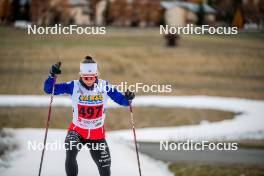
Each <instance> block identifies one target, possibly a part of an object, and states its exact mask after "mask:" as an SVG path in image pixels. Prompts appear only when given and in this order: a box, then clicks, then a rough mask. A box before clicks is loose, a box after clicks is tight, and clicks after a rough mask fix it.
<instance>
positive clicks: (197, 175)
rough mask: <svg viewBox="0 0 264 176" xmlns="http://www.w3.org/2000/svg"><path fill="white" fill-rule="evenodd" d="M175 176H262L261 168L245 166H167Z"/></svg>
mask: <svg viewBox="0 0 264 176" xmlns="http://www.w3.org/2000/svg"><path fill="white" fill-rule="evenodd" d="M169 168H170V170H171V171H172V172H173V173H175V176H176V175H177V176H205V175H206V176H227V175H228V176H263V175H264V167H263V166H245V165H235V164H232V165H220V164H217V165H214V164H183V163H175V164H171V165H170V166H169Z"/></svg>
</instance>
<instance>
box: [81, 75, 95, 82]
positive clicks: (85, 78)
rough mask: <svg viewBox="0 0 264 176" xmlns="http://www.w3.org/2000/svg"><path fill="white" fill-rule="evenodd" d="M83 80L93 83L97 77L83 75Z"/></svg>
mask: <svg viewBox="0 0 264 176" xmlns="http://www.w3.org/2000/svg"><path fill="white" fill-rule="evenodd" d="M82 79H84V80H86V81H88V80H90V81H93V80H95V79H96V76H95V75H82Z"/></svg>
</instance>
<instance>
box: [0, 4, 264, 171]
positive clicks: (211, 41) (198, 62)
mask: <svg viewBox="0 0 264 176" xmlns="http://www.w3.org/2000/svg"><path fill="white" fill-rule="evenodd" d="M28 24H37V25H39V26H53V25H55V24H63V25H65V26H66V25H70V24H77V25H79V26H106V27H107V28H106V34H105V35H85V34H84V35H76V34H75V35H28V34H27V29H26V28H27V25H28ZM165 24H169V25H171V26H185V25H186V24H194V25H198V26H199V25H203V24H208V25H210V26H215V27H217V26H227V27H228V26H235V27H238V29H239V34H237V35H209V34H205V35H181V36H175V35H169V36H163V35H161V34H160V33H159V25H165ZM263 29H264V1H263V0H221V1H218V0H167V1H160V0H45V1H41V0H0V73H1V74H0V80H1V84H0V94H2V95H3V94H4V95H13V94H14V95H32V94H34V95H44V92H43V81H44V80H45V79H46V77H47V76H48V73H49V69H50V66H51V65H52V64H54V63H56V62H57V61H62V63H63V64H62V75H61V76H60V77H59V80H58V81H59V82H63V81H69V80H72V79H78V72H79V62H80V61H81V60H82V59H83V58H84V56H86V55H92V56H93V57H94V59H95V60H96V61H97V62H98V64H99V70H100V77H101V78H103V79H106V80H109V81H110V82H111V83H112V84H118V83H120V82H125V81H126V82H128V84H134V83H136V82H142V83H145V84H149V85H151V84H171V85H172V92H171V93H159V94H157V93H153V94H151V93H144V92H139V93H138V94H137V96H140V95H166V96H182V95H207V96H220V97H237V98H241V99H244V98H246V99H253V100H259V101H263V99H264V45H263V44H264V33H263ZM1 101H5V100H4V99H2V100H1ZM46 114H47V108H43V107H34V108H30V107H9V106H1V107H0V129H1V131H3V129H5V128H43V127H44V124H45V121H46ZM135 114H136V123H137V127H138V128H147V127H176V126H182V125H195V124H199V123H200V122H204V121H208V122H217V121H222V120H226V119H232V118H234V115H235V113H234V112H228V111H223V110H212V109H192V108H180V107H179V108H160V107H136V108H135ZM146 114H147V116H146ZM52 116H53V117H52V118H53V119H52V123H51V128H61V129H66V128H67V126H68V124H69V123H70V122H71V109H70V108H66V107H56V108H54V111H53V115H52ZM108 116H109V118H111V120H110V119H109V120H107V121H106V129H107V130H108V131H111V130H120V129H129V128H130V124H129V123H128V119H127V118H123V117H124V116H127V109H110V110H109V112H108ZM17 119H19V120H17ZM61 122H63V123H61ZM5 136H6V135H5V134H4V133H3V134H2V135H1V138H4V137H5ZM236 142H239V143H240V144H241V146H246V147H249V148H256V149H259V150H262V151H263V148H264V141H263V139H259V140H252V139H248V140H240V141H236ZM14 148H15V147H14ZM7 149H9V147H6V146H4V145H3V144H2V146H1V150H2V151H1V152H0V158H1V157H2V160H4V158H5V157H4V155H5V153H6V150H7ZM169 169H170V170H171V171H172V172H173V173H175V174H177V175H182V176H185V175H186V176H187V175H188V176H189V175H193V176H198V175H214V176H217V175H219V176H220V175H231V176H233V175H264V167H263V165H262V166H260V165H251V164H248V165H247V164H246V165H239V164H225V163H221V164H219V163H211V162H210V163H203V162H187V163H186V162H170V165H169Z"/></svg>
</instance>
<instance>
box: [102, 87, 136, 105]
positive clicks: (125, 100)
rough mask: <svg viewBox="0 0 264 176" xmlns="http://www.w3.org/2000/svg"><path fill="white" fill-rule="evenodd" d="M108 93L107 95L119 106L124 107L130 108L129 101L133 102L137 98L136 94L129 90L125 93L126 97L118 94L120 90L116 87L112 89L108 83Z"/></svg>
mask: <svg viewBox="0 0 264 176" xmlns="http://www.w3.org/2000/svg"><path fill="white" fill-rule="evenodd" d="M106 91H107V95H108V96H109V97H110V98H111V99H112V100H113V101H114V102H116V103H117V104H119V105H122V106H128V105H129V101H131V100H133V99H134V98H135V94H134V93H133V92H130V91H129V90H127V91H126V92H125V95H123V94H122V93H120V92H118V90H117V89H116V88H114V87H112V86H111V85H110V84H109V83H108V82H107V83H106Z"/></svg>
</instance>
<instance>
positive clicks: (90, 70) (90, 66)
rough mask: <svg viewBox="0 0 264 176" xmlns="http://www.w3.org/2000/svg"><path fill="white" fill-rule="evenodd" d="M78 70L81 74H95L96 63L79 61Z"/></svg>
mask: <svg viewBox="0 0 264 176" xmlns="http://www.w3.org/2000/svg"><path fill="white" fill-rule="evenodd" d="M80 72H81V73H82V74H97V64H96V63H81V64H80Z"/></svg>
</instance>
